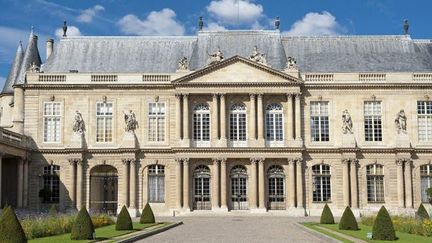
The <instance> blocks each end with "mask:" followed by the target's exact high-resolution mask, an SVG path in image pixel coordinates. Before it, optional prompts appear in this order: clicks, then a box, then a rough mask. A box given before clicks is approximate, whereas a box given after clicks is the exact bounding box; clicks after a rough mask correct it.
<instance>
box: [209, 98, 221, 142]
mask: <svg viewBox="0 0 432 243" xmlns="http://www.w3.org/2000/svg"><path fill="white" fill-rule="evenodd" d="M211 117H212V118H211V119H212V120H211V124H210V129H211V138H210V140H211V141H212V145H213V146H214V143H215V142H217V140H218V139H219V122H218V117H219V115H218V95H217V94H213V100H212V111H211Z"/></svg>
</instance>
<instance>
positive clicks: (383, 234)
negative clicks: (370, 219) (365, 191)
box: [372, 206, 396, 240]
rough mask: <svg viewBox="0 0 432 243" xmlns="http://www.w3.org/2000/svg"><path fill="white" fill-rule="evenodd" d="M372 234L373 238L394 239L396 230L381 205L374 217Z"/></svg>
mask: <svg viewBox="0 0 432 243" xmlns="http://www.w3.org/2000/svg"><path fill="white" fill-rule="evenodd" d="M372 236H373V239H374V240H396V232H395V230H394V227H393V222H392V220H391V218H390V215H389V213H388V212H387V209H386V208H385V207H384V206H382V207H381V209H380V210H379V212H378V215H377V217H376V219H375V222H374V225H373V228H372Z"/></svg>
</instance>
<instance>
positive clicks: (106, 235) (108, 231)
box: [29, 223, 166, 243]
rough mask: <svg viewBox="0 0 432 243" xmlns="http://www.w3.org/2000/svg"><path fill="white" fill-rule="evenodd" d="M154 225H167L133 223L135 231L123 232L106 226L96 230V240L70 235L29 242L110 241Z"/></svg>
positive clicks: (83, 242)
mask: <svg viewBox="0 0 432 243" xmlns="http://www.w3.org/2000/svg"><path fill="white" fill-rule="evenodd" d="M154 225H161V227H162V226H164V225H166V223H159V224H158V223H155V224H140V223H133V227H134V229H133V230H121V231H116V230H115V224H114V225H109V226H104V227H100V228H97V229H96V240H71V239H70V233H68V234H62V235H55V236H50V237H43V238H37V239H33V240H29V242H30V243H53V242H62V243H64V242H66V243H67V242H74V243H87V242H96V241H100V240H109V239H110V238H113V237H117V236H122V235H126V234H130V233H133V232H136V231H139V230H142V229H145V228H148V227H151V226H154Z"/></svg>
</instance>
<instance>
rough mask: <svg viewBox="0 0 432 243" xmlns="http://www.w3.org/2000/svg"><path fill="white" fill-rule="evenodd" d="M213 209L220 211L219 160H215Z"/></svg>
mask: <svg viewBox="0 0 432 243" xmlns="http://www.w3.org/2000/svg"><path fill="white" fill-rule="evenodd" d="M212 182H213V186H212V196H211V198H212V208H213V209H219V159H213V178H212Z"/></svg>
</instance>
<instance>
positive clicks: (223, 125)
mask: <svg viewBox="0 0 432 243" xmlns="http://www.w3.org/2000/svg"><path fill="white" fill-rule="evenodd" d="M220 134H221V140H222V141H226V139H227V135H226V104H225V94H220Z"/></svg>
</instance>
